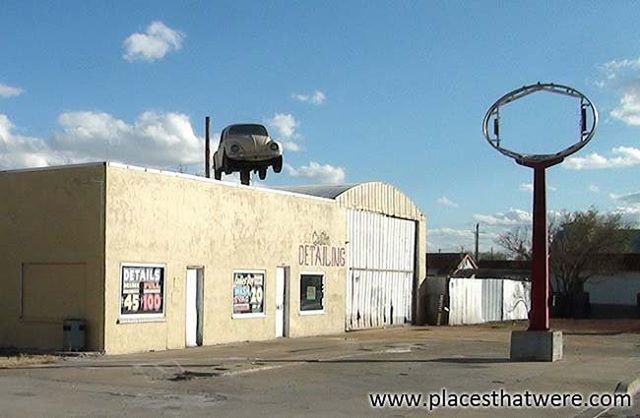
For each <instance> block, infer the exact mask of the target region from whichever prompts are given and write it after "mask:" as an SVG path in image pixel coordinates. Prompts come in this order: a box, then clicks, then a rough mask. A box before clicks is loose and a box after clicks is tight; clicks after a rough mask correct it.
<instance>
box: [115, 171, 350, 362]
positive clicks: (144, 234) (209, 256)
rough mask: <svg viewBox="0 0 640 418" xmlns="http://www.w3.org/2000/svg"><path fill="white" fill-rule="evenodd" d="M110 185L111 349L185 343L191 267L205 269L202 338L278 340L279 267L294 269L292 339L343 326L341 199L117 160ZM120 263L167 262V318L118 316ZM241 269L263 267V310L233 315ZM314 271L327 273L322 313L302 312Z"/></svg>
mask: <svg viewBox="0 0 640 418" xmlns="http://www.w3.org/2000/svg"><path fill="white" fill-rule="evenodd" d="M106 190H107V194H106V196H107V198H106V225H107V227H106V247H105V253H106V279H105V281H106V283H105V292H106V294H105V350H106V352H108V353H125V352H135V351H145V350H162V349H171V348H182V347H184V346H185V329H186V327H185V311H186V296H185V278H186V269H187V267H188V266H201V267H203V268H204V323H203V344H204V345H209V344H217V343H226V342H233V341H245V340H265V339H271V338H274V337H275V296H276V295H275V287H276V285H275V276H276V267H277V266H289V267H290V282H289V292H288V301H287V302H288V306H289V316H288V320H289V327H288V329H289V336H291V337H298V336H306V335H320V334H328V333H339V332H343V331H344V323H345V288H346V284H345V278H346V266H345V263H344V262H340V260H339V258H340V257H341V251H343V250H344V248H345V246H346V243H345V241H346V214H345V211H344V209H343V208H341V207H339V206H338V205H337V204H336V203H335V202H333V201H331V200H327V199H318V198H312V197H306V196H300V195H292V194H289V193H285V192H274V191H272V190H264V189H260V188H255V187H245V186H236V185H229V184H223V183H221V182H217V181H210V180H205V179H199V178H195V177H189V176H180V175H171V174H168V173H159V172H155V171H152V170H141V169H133V168H127V167H124V166H119V165H114V164H110V165H108V166H107V188H106ZM312 247H313V249H312ZM316 248H320V249H321V250H322V249H323V248H326V250H324V251H327V252H325V253H322V251H321V255H320V256H318V255H317V250H316ZM327 254H328V255H327ZM336 255H337V256H338V259H336ZM342 255H344V254H342ZM123 263H133V264H154V265H163V266H164V267H165V270H164V271H165V292H164V294H165V298H164V303H165V313H164V317H162V318H159V319H155V320H148V321H147V320H142V321H140V320H136V321H130V320H124V319H123V318H122V317H121V315H120V302H121V298H120V292H121V290H120V286H121V272H122V264H123ZM238 270H248V271H261V272H264V273H265V287H264V306H265V314H264V315H263V316H252V317H242V318H234V316H233V310H232V292H233V283H232V278H233V274H234V271H238ZM310 272H311V273H323V274H324V275H325V277H324V279H325V285H324V287H325V296H324V312H323V313H319V314H318V313H316V314H306V315H305V314H303V313H301V312H300V311H299V306H300V279H299V278H300V274H301V273H310Z"/></svg>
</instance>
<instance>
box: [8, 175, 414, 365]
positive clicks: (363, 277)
mask: <svg viewBox="0 0 640 418" xmlns="http://www.w3.org/2000/svg"><path fill="white" fill-rule="evenodd" d="M321 190H324V191H325V192H326V189H316V190H315V191H313V190H312V191H311V192H310V191H309V190H300V191H291V190H289V191H287V190H274V189H266V188H260V187H250V186H241V185H234V184H228V183H223V182H220V181H216V180H211V179H205V178H201V177H195V176H189V175H183V174H178V173H169V172H162V171H158V170H150V169H142V168H137V167H130V166H125V165H121V164H115V163H96V164H87V165H78V166H65V167H53V168H46V169H34V170H16V171H6V172H1V173H0V199H1V200H2V201H3V203H2V205H0V315H1V316H2V321H0V346H4V347H6V346H14V347H25V348H46V349H60V348H62V346H63V327H62V324H63V321H64V320H65V319H82V320H85V321H86V348H87V349H89V350H95V351H104V352H106V353H126V352H136V351H146V350H163V349H171V348H183V347H185V346H190V345H200V344H202V345H210V344H218V343H226V342H232V341H245V340H265V339H271V338H275V337H277V336H290V337H299V336H309V335H320V334H330V333H339V332H342V331H344V330H345V328H361V327H367V326H382V325H386V324H394V325H395V324H398V323H400V322H402V323H404V322H421V321H422V320H423V319H422V311H423V309H422V306H421V304H420V297H419V296H418V295H419V291H418V289H419V288H420V284H421V281H422V279H423V278H424V277H425V276H426V274H425V267H424V261H420V260H423V259H424V258H423V257H420V256H419V254H422V253H424V252H425V251H424V250H425V240H426V233H425V228H426V227H425V222H424V216H423V215H422V214H421V213H420V211H419V210H418V209H417V208H416V207H415V205H413V203H411V201H410V200H409V199H408V198H407V197H406V196H404V195H402V194H401V193H400V192H399V191H398V190H397V189H395V188H393V187H392V186H389V185H385V184H382V183H365V184H362V185H354V186H347V187H344V188H343V189H335V190H334V191H333V194H330V195H328V196H323V195H322V194H323V193H319V192H320V191H321ZM359 214H367V215H366V216H367V217H366V219H365V218H362V219H364V220H363V221H362V222H365V221H366V222H373V224H372V225H374V224H375V225H374V226H372V227H371V228H372V229H371V231H369V238H368V239H367V240H366V241H367V242H369V243H370V242H373V241H375V240H376V239H377V240H378V241H381V243H380V244H379V245H378V246H377V247H376V248H373V247H372V248H371V249H370V251H369V250H367V248H365V247H362V245H361V246H360V247H362V248H360V247H358V248H355V247H354V241H355V239H354V237H356V236H359V235H358V234H362V231H361V230H360V229H358V231H356V232H354V231H355V229H354V228H356V226H358V225H360V223H356V221H353V220H352V219H356V218H355V217H358V216H360V217H361V215H359ZM362 216H364V215H362ZM377 217H380V219H378V218H377ZM387 218H388V219H387ZM358 219H360V218H358ZM392 219H393V222H392V223H390V222H391V220H392ZM358 222H360V221H358ZM387 224H388V225H390V226H389V227H387V226H386V225H387ZM354 225H355V226H354ZM362 225H364V224H362ZM376 225H377V226H376ZM411 225H413V227H411V228H408V226H411ZM358 228H360V227H359V226H358ZM376 228H377V229H376ZM378 230H379V231H382V232H379V233H378V232H375V231H378ZM396 230H397V231H398V232H393V231H396ZM372 231H373V232H372ZM390 231H391V232H390ZM371 234H373V235H371ZM376 234H377V235H376ZM389 234H391V235H389ZM411 234H413V236H414V239H412V240H409V239H408V238H407V237H410V236H411ZM395 236H398V237H400V238H398V239H397V240H396V241H398V242H397V245H395V246H396V247H397V248H398V250H396V252H397V253H398V254H405V256H402V257H404V258H406V263H405V264H406V265H407V266H409V265H411V268H409V267H402V268H400V267H398V268H395V267H394V266H393V265H392V264H393V263H397V261H393V262H392V261H389V263H388V264H389V265H388V266H387V267H388V268H378V267H376V266H373V264H371V263H370V262H366V260H365V261H362V262H360V263H361V264H357V263H358V262H357V261H356V260H354V255H355V254H358V253H367V254H368V253H371V254H373V255H374V256H375V254H376V252H379V253H380V254H382V252H384V251H387V250H386V249H385V248H386V247H385V245H384V243H382V241H383V238H384V240H388V239H389V237H395ZM375 237H378V238H375ZM403 237H404V238H403ZM363 245H364V244H363ZM403 246H404V247H403ZM354 248H355V249H354ZM409 250H410V251H409ZM398 251H399V252H398ZM388 254H389V255H390V256H389V257H388V258H390V259H394V260H395V259H398V258H399V257H396V256H393V254H395V253H388ZM402 257H400V258H402ZM374 258H375V259H383V258H385V257H382V256H380V257H377V256H376V257H374ZM374 264H375V263H374ZM368 266H373V267H368ZM383 267H384V266H383ZM398 274H400V275H401V276H402V277H407V279H406V280H405V279H398V280H404V281H403V283H405V284H404V285H402V286H395V285H394V283H396V281H397V280H396V279H395V278H394V277H396V276H397V277H400V276H398ZM367 275H370V276H371V279H369V278H367V277H369V276H367ZM394 275H395V276H394ZM383 276H384V277H383ZM409 279H410V281H408V280H409ZM352 282H353V283H356V282H357V283H365V282H366V283H367V284H366V286H367V289H369V290H371V291H376V289H378V288H380V289H382V287H385V286H386V287H385V289H386V290H384V289H383V290H377V292H378V293H376V295H375V296H376V297H373V296H372V295H371V293H369V296H366V295H365V293H364V290H362V289H364V287H362V286H361V285H360V284H358V285H357V286H354V285H353V283H352ZM397 282H398V283H400V282H399V281H397ZM376 286H377V287H376ZM396 287H397V289H396ZM401 288H402V289H401ZM354 289H361V290H357V291H356V293H354ZM403 289H404V290H403ZM407 289H409V290H410V292H409V294H407V292H408V290H407ZM381 292H383V293H384V292H386V293H384V294H385V295H386V294H388V296H384V297H382V298H381V295H383V293H381ZM385 298H386V299H385ZM374 299H375V300H387V302H384V303H382V304H380V303H379V302H376V303H378V305H376V306H373V305H372V306H373V307H372V308H371V309H370V308H369V307H368V306H369V303H368V302H367V301H368V300H374ZM363 303H364V305H362V304H363ZM407 303H408V304H409V305H408V308H407ZM362 306H367V307H365V308H363V307H362ZM369 311H371V312H373V313H371V312H369ZM354 317H357V318H356V319H354ZM365 319H366V321H365ZM363 321H364V322H363ZM356 323H357V326H353V324H356ZM350 324H352V325H350Z"/></svg>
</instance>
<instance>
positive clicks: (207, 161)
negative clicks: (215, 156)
mask: <svg viewBox="0 0 640 418" xmlns="http://www.w3.org/2000/svg"><path fill="white" fill-rule="evenodd" d="M210 125H211V118H210V117H209V116H207V117H205V118H204V175H205V177H206V178H208V179H210V178H211V139H210V138H209V129H210Z"/></svg>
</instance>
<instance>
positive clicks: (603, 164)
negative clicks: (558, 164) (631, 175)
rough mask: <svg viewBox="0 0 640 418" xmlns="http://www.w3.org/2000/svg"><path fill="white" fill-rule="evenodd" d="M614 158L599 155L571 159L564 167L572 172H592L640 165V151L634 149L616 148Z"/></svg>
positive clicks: (612, 152) (592, 154)
mask: <svg viewBox="0 0 640 418" xmlns="http://www.w3.org/2000/svg"><path fill="white" fill-rule="evenodd" d="M611 154H613V156H611V157H609V158H606V157H603V156H602V155H600V154H598V153H595V152H594V153H591V154H589V155H587V156H586V157H569V158H567V160H566V161H565V164H563V165H564V167H565V168H568V169H570V170H592V169H598V168H622V167H632V166H636V165H640V149H639V148H634V147H616V148H613V149H612V150H611Z"/></svg>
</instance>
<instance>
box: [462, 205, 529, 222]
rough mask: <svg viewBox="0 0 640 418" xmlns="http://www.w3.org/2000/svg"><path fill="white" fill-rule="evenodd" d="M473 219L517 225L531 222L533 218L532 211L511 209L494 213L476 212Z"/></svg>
mask: <svg viewBox="0 0 640 418" xmlns="http://www.w3.org/2000/svg"><path fill="white" fill-rule="evenodd" d="M473 219H474V220H476V221H477V222H481V223H484V224H486V225H491V226H515V225H526V224H530V223H531V221H532V220H533V218H532V216H531V213H529V212H527V211H525V210H522V209H513V208H511V209H509V211H508V212H506V213H502V212H498V213H496V214H494V215H482V214H474V215H473Z"/></svg>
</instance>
